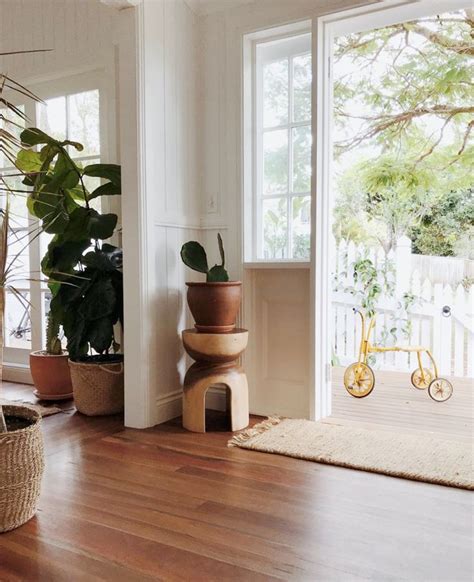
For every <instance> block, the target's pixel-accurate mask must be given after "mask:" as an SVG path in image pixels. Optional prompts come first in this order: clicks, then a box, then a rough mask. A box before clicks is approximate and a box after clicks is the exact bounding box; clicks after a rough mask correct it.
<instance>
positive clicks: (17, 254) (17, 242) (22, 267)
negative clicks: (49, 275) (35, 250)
mask: <svg viewBox="0 0 474 582" xmlns="http://www.w3.org/2000/svg"><path fill="white" fill-rule="evenodd" d="M28 238H29V235H28V230H27V229H25V230H16V231H13V232H10V234H9V237H8V253H7V268H8V269H9V271H8V283H11V284H12V285H13V286H14V287H29V282H28V280H29V279H30V278H31V275H30V253H29V248H28Z"/></svg>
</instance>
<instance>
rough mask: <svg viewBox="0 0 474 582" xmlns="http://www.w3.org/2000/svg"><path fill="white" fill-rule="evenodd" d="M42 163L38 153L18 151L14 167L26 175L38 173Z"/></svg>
mask: <svg viewBox="0 0 474 582" xmlns="http://www.w3.org/2000/svg"><path fill="white" fill-rule="evenodd" d="M41 165H42V161H41V158H40V155H39V153H38V152H34V151H33V150H20V151H19V152H18V154H17V156H16V167H17V168H18V169H19V170H21V171H22V172H26V173H27V174H31V173H35V172H39V171H40V170H41Z"/></svg>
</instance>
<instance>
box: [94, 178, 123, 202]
mask: <svg viewBox="0 0 474 582" xmlns="http://www.w3.org/2000/svg"><path fill="white" fill-rule="evenodd" d="M121 193H122V189H121V187H120V186H117V185H116V184H114V183H113V182H107V183H106V184H102V185H101V186H99V187H98V188H96V189H95V190H94V191H93V192H91V194H89V196H88V198H89V200H92V199H93V198H97V197H99V196H119V195H120V194H121Z"/></svg>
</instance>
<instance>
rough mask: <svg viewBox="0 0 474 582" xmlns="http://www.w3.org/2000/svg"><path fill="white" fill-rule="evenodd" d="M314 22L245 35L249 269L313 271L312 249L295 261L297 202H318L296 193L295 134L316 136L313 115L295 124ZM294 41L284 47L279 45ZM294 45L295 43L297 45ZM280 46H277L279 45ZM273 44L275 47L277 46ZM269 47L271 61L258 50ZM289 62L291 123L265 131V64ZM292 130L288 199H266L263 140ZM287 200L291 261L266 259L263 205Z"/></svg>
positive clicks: (246, 250)
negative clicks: (297, 67)
mask: <svg viewBox="0 0 474 582" xmlns="http://www.w3.org/2000/svg"><path fill="white" fill-rule="evenodd" d="M311 34H312V26H311V21H304V22H299V23H294V24H291V25H285V26H281V27H277V28H273V29H271V30H265V31H259V32H257V33H250V34H246V35H244V40H243V51H244V52H243V65H244V67H243V191H244V196H243V212H242V216H243V225H242V226H243V229H242V230H243V256H244V267H245V266H246V265H248V266H251V267H253V268H254V267H255V266H256V265H258V264H265V265H268V264H279V265H284V264H287V263H290V264H293V263H297V264H299V265H309V262H310V255H311V249H309V255H308V257H307V258H291V251H292V236H291V232H292V224H291V222H292V220H291V219H292V212H293V211H292V204H293V199H294V198H303V197H308V196H309V198H310V201H312V199H313V195H312V192H311V189H310V190H308V191H307V192H293V184H292V181H293V180H292V176H293V155H292V152H293V143H292V141H293V139H292V138H293V131H294V129H295V128H298V127H308V128H309V131H310V132H311V124H312V121H311V117H312V116H311V115H310V117H309V119H308V120H304V121H294V120H293V113H294V112H293V87H292V80H293V70H292V69H293V59H294V58H295V57H297V56H300V55H304V54H308V53H309V54H311V53H312V39H311ZM286 40H287V41H288V42H287V43H278V41H286ZM292 40H293V42H292ZM273 43H275V44H273ZM272 44H273V46H272ZM262 45H267V46H266V47H265V48H264V50H265V51H266V52H267V56H266V58H264V59H263V58H262V57H261V54H262V53H260V55H259V54H258V52H259V51H258V50H257V49H258V47H259V46H262ZM285 57H287V58H288V66H289V71H288V119H287V123H285V124H280V125H275V126H272V127H264V125H263V78H262V77H263V75H262V73H263V64H267V63H269V62H274V61H277V60H280V59H282V58H285ZM281 129H283V130H286V132H287V137H288V158H287V159H288V182H287V189H286V191H285V193H281V194H271V195H265V194H264V193H263V173H264V166H263V157H264V153H263V136H264V134H265V133H269V132H272V131H276V130H281ZM272 198H273V199H281V198H286V212H287V217H286V221H287V227H288V232H287V235H288V236H287V241H286V254H287V256H286V257H285V258H281V259H275V258H263V216H262V214H263V210H262V209H263V201H264V200H270V199H272Z"/></svg>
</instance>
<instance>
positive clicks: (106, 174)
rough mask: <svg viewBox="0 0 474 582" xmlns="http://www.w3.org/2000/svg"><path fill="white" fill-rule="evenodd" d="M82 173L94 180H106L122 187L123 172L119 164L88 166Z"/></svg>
mask: <svg viewBox="0 0 474 582" xmlns="http://www.w3.org/2000/svg"><path fill="white" fill-rule="evenodd" d="M82 173H83V174H84V176H91V177H92V178H105V179H107V180H110V181H111V182H112V184H115V186H120V183H121V170H120V166H119V165H117V164H91V165H90V166H86V167H85V168H84V170H83V172H82Z"/></svg>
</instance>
